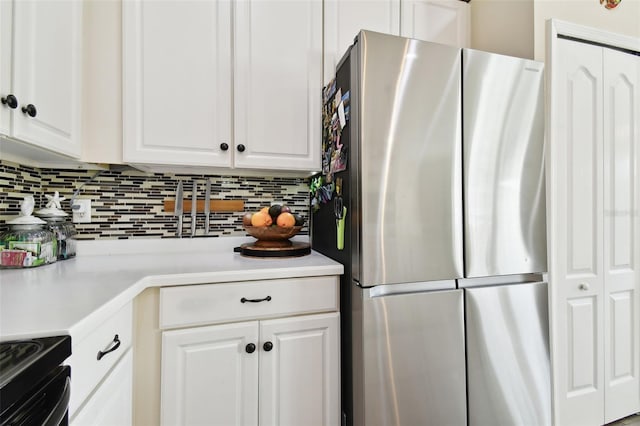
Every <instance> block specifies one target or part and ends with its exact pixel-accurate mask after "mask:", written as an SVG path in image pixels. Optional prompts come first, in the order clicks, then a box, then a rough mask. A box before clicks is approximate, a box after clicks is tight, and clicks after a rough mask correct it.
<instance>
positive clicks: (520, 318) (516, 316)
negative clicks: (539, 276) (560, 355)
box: [464, 283, 551, 426]
mask: <svg viewBox="0 0 640 426" xmlns="http://www.w3.org/2000/svg"><path fill="white" fill-rule="evenodd" d="M464 292H465V314H466V325H467V375H468V387H469V389H468V393H469V426H486V425H492V426H500V425H505V426H507V425H510V426H511V425H522V426H545V425H551V370H550V362H549V322H548V314H547V312H548V310H547V284H546V283H529V284H514V285H506V286H494V287H482V288H472V289H466V290H464Z"/></svg>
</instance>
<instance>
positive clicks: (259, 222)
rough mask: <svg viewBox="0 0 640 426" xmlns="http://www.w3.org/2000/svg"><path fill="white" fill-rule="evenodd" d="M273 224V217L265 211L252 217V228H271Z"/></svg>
mask: <svg viewBox="0 0 640 426" xmlns="http://www.w3.org/2000/svg"><path fill="white" fill-rule="evenodd" d="M272 223H273V220H272V219H271V216H269V213H268V212H267V213H265V212H263V211H259V212H258V213H254V214H253V216H251V225H252V226H270V225H271V224H272Z"/></svg>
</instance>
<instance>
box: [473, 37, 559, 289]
mask: <svg viewBox="0 0 640 426" xmlns="http://www.w3.org/2000/svg"><path fill="white" fill-rule="evenodd" d="M462 64H463V77H462V79H463V82H462V86H463V101H462V105H463V116H464V129H463V137H462V144H463V165H464V172H463V176H464V177H463V179H464V238H465V241H464V244H465V249H464V250H465V276H466V277H481V276H491V275H507V274H517V273H527V272H544V271H546V270H547V252H546V216H545V178H544V155H543V149H544V98H543V83H544V82H543V64H542V63H540V62H534V61H530V60H525V59H519V58H513V57H508V56H502V55H496V54H492V53H487V52H481V51H476V50H471V49H463V53H462Z"/></svg>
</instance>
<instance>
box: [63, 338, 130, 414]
mask: <svg viewBox="0 0 640 426" xmlns="http://www.w3.org/2000/svg"><path fill="white" fill-rule="evenodd" d="M132 354H133V351H132V350H129V351H128V352H127V353H126V354H125V355H124V356H123V357H122V359H120V361H118V363H117V364H116V366H115V367H114V368H113V370H112V371H111V372H110V373H109V374H108V375H107V377H106V378H105V380H104V382H103V383H102V384H101V385H100V386H99V387H98V389H97V390H96V391H95V393H94V394H93V395H92V396H91V398H89V400H88V401H87V402H86V403H85V404H84V405H83V407H82V409H81V410H80V411H79V412H78V413H76V414H75V415H74V417H73V418H72V419H71V426H114V425H118V426H129V425H131V424H132V380H133V355H132ZM72 374H73V371H72ZM72 380H73V379H72Z"/></svg>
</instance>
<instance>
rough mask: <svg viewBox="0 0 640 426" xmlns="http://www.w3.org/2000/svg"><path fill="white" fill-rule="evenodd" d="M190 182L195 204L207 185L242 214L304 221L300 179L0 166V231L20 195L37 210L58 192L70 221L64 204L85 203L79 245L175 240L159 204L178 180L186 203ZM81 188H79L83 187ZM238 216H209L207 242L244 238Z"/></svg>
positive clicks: (200, 222)
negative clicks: (274, 209)
mask: <svg viewBox="0 0 640 426" xmlns="http://www.w3.org/2000/svg"><path fill="white" fill-rule="evenodd" d="M192 179H196V180H198V198H199V199H200V200H204V192H205V191H204V190H205V185H204V182H205V180H206V179H210V180H211V199H212V200H243V201H244V202H245V204H244V205H245V208H244V210H245V211H258V210H259V209H260V207H264V206H268V205H270V204H271V203H272V202H276V203H280V204H287V205H288V206H290V207H291V209H292V210H293V212H295V213H298V214H300V215H302V216H303V217H304V218H305V227H304V228H303V229H302V232H301V233H302V234H306V233H307V232H308V231H307V230H308V228H307V226H306V222H307V221H308V216H309V207H308V206H309V192H308V191H309V188H308V182H307V179H304V178H279V177H239V176H214V175H186V174H169V173H145V172H140V171H136V170H127V171H113V170H108V171H95V170H58V169H38V168H33V167H26V166H22V165H19V164H15V163H12V162H8V161H4V160H2V161H0V191H1V193H0V222H1V223H0V230H4V229H5V225H4V223H5V221H6V220H10V219H13V218H14V217H16V216H17V215H18V213H19V212H20V202H21V201H22V198H23V196H24V195H27V194H32V195H33V196H34V198H35V200H36V210H37V209H40V208H43V207H44V206H45V204H46V202H47V199H46V197H45V194H49V195H53V193H54V191H58V192H59V193H60V196H61V197H65V200H64V201H63V202H62V207H63V210H64V211H66V212H67V213H68V214H69V217H71V206H70V203H69V200H70V199H71V197H72V196H73V194H74V192H75V191H76V190H78V188H80V190H79V191H78V194H77V197H78V198H90V199H91V203H92V204H91V207H92V219H91V223H77V224H75V227H76V230H77V231H78V235H77V238H78V239H79V240H95V239H98V238H101V239H102V238H107V239H128V238H175V237H176V227H177V218H176V217H174V216H173V214H172V213H171V212H165V211H164V200H173V199H174V198H175V191H176V186H177V183H178V180H182V181H183V187H184V198H189V199H190V198H191V182H192ZM83 185H84V186H83ZM242 215H243V212H228V213H227V212H224V213H222V212H212V213H211V215H210V221H211V225H210V229H209V234H208V235H206V236H207V237H220V236H242V235H247V234H246V232H245V231H244V230H243V228H242ZM190 220H191V218H190V216H189V215H188V214H185V215H184V229H183V237H184V236H188V235H189V229H190ZM196 229H197V231H196V236H197V237H203V236H205V235H204V215H203V214H201V213H200V214H199V215H198V217H197V226H196Z"/></svg>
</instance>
